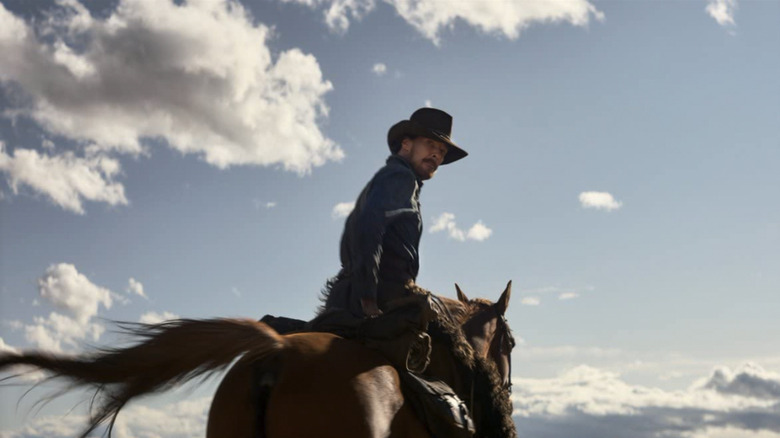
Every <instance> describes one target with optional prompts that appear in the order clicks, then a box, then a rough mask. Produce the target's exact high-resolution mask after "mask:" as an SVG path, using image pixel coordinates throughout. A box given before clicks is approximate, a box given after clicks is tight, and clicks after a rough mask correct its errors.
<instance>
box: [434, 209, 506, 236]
mask: <svg viewBox="0 0 780 438" xmlns="http://www.w3.org/2000/svg"><path fill="white" fill-rule="evenodd" d="M440 231H446V232H447V235H448V236H449V237H450V239H455V240H458V241H461V242H464V241H466V239H469V240H476V241H478V242H482V241H484V240H486V239H487V238H488V237H490V235H491V234H493V230H491V229H490V228H488V227H487V226H485V224H483V223H482V221H481V220H480V221H477V223H476V224H474V225H473V226H472V227H471V228H469V230H468V231H463V230H462V229H460V228H458V226H457V224H456V223H455V215H454V214H452V213H442V214H441V215H440V216H439V217H437V218H434V219H433V226H432V227H431V231H430V232H431V233H438V232H440Z"/></svg>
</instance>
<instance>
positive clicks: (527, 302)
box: [520, 297, 542, 306]
mask: <svg viewBox="0 0 780 438" xmlns="http://www.w3.org/2000/svg"><path fill="white" fill-rule="evenodd" d="M541 303H542V301H541V300H540V299H539V298H538V297H523V298H522V299H521V300H520V304H522V305H524V306H538V305H539V304H541Z"/></svg>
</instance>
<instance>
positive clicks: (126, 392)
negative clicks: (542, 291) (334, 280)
mask: <svg viewBox="0 0 780 438" xmlns="http://www.w3.org/2000/svg"><path fill="white" fill-rule="evenodd" d="M508 290H509V286H508V287H507V290H506V291H505V292H504V294H503V295H502V299H501V300H499V304H498V305H497V306H499V307H501V309H499V310H500V312H501V315H503V311H504V310H505V309H506V303H507V302H508ZM460 294H461V293H460V292H459V295H460ZM464 297H465V295H464ZM445 301H447V303H448V306H454V305H455V304H454V303H457V302H455V301H452V300H445ZM464 301H465V300H464ZM502 301H503V303H502ZM482 304H484V305H485V306H487V307H484V306H482V307H483V309H482V310H480V309H477V308H476V307H474V308H471V309H467V308H464V307H465V305H459V306H461V307H453V308H452V309H451V310H452V313H454V314H456V315H457V316H458V318H456V319H458V320H460V321H461V322H460V323H463V322H464V321H463V320H462V319H461V317H463V316H466V315H469V314H470V313H469V312H472V313H471V315H476V314H477V312H480V311H484V310H485V309H489V310H491V311H492V309H493V305H492V304H491V303H489V302H487V301H485V302H484V303H482ZM460 323H459V324H460ZM494 327H495V325H494ZM477 329H478V330H477V331H476V333H479V331H480V330H483V331H484V328H483V327H477ZM456 330H457V333H455V335H456V336H455V338H458V339H460V340H458V339H455V340H454V341H453V343H452V345H450V346H448V347H447V348H442V347H441V345H439V346H438V347H437V346H436V345H435V344H434V350H433V353H432V358H431V365H430V372H431V373H433V374H436V375H438V376H439V377H441V378H442V379H443V380H445V381H448V383H450V384H451V386H453V389H455V391H456V392H457V393H458V394H460V395H461V397H462V398H464V399H470V400H472V399H471V397H470V396H469V394H468V390H469V389H470V387H469V383H468V382H467V381H466V380H464V375H463V372H464V367H465V368H473V367H474V366H476V365H479V364H484V365H485V366H486V367H487V369H493V370H495V362H491V360H493V358H490V359H488V358H486V357H484V356H482V354H484V351H485V350H484V349H483V348H479V349H478V351H479V353H480V354H479V355H474V351H473V349H472V347H471V346H469V345H468V343H466V342H465V340H463V335H462V334H460V329H459V328H457V329H456ZM132 332H133V333H134V334H135V335H137V336H139V337H140V338H141V339H142V341H143V342H140V343H138V344H136V345H134V346H132V347H128V348H120V349H113V350H104V351H102V352H99V353H98V354H94V355H84V356H80V357H78V356H77V357H68V356H62V355H52V354H46V353H42V352H27V353H2V354H0V371H2V370H4V369H7V368H9V367H11V366H14V365H20V364H22V365H32V366H34V367H37V368H40V369H43V370H48V371H50V372H51V373H52V374H53V377H61V378H65V379H68V380H69V381H70V382H71V383H72V384H73V387H76V386H92V387H94V388H95V389H96V396H97V401H98V403H97V407H98V409H97V411H96V413H95V414H94V416H93V417H92V419H91V421H90V424H89V425H88V427H87V429H86V430H85V432H84V433H83V435H82V436H86V435H87V434H89V433H90V432H91V431H92V430H94V429H95V427H96V426H97V425H99V424H100V423H102V422H103V421H106V420H110V421H111V423H113V420H114V419H115V418H116V415H117V414H118V412H119V410H120V409H121V408H122V407H123V406H124V405H125V404H126V403H127V402H129V401H130V400H131V399H133V398H134V397H136V396H139V395H143V394H147V393H153V392H159V391H164V390H166V389H168V388H170V387H171V386H172V385H174V384H176V383H181V382H184V381H186V380H189V379H192V378H194V377H196V376H198V375H203V374H208V373H211V372H214V371H217V370H220V369H222V368H224V367H225V366H227V365H228V364H230V363H231V362H232V361H233V360H235V358H236V357H241V358H240V359H239V360H238V361H237V362H236V364H235V365H234V366H233V368H232V369H231V370H230V372H229V373H228V374H227V375H226V376H225V378H224V380H223V381H222V384H221V385H220V387H219V389H218V390H217V393H216V394H215V397H214V400H213V402H212V407H211V411H210V414H209V423H208V428H207V436H208V437H211V438H256V437H258V436H259V435H258V434H259V433H265V435H264V436H265V437H267V438H287V437H290V438H293V437H295V438H301V437H310V436H311V437H324V438H328V437H345V438H363V437H365V438H374V437H411V438H418V437H420V438H421V437H428V436H429V434H428V433H427V430H426V428H425V427H424V426H423V424H422V423H421V422H420V421H419V420H418V419H417V416H416V415H415V414H414V413H413V412H412V410H411V408H410V407H409V405H408V404H407V403H406V402H405V401H404V398H403V395H402V393H401V390H400V387H399V376H398V374H397V372H396V370H395V369H394V368H393V367H392V366H391V365H390V364H389V363H388V362H387V361H386V360H385V359H384V358H383V357H382V356H381V355H380V354H379V353H377V352H375V351H373V350H370V349H367V348H365V347H362V346H361V345H360V344H358V343H357V342H353V341H350V340H345V339H342V338H339V337H337V336H334V335H331V334H326V333H305V334H292V335H286V336H280V335H279V334H278V333H276V332H275V331H274V330H273V329H271V328H270V327H268V326H267V325H266V324H263V323H260V322H255V321H252V320H235V319H213V320H177V321H170V322H166V323H163V324H159V325H153V326H139V327H138V328H135V329H133V331H132ZM486 336H488V337H490V336H492V334H490V333H487V334H486ZM474 339H476V340H479V339H481V338H480V337H479V336H478V335H477V336H476V337H473V339H472V341H474ZM451 340H452V339H451ZM461 340H463V341H461ZM482 342H487V343H491V342H492V341H490V340H488V339H482ZM452 346H455V347H456V349H455V350H456V351H455V353H454V356H453V353H452V352H451V351H449V350H450V347H452ZM448 351H449V352H448ZM488 351H490V349H488ZM242 355H243V356H242ZM472 356H473V357H472ZM453 357H455V358H458V360H456V361H455V362H453ZM486 359H487V360H486ZM494 374H495V373H494ZM258 375H259V376H265V377H268V376H271V377H272V378H271V379H270V380H269V383H270V386H268V387H267V388H270V393H269V397H268V398H267V400H265V402H266V403H265V405H264V406H266V409H265V410H263V411H262V412H260V413H261V414H264V415H263V416H259V415H258V414H259V413H258V409H257V407H258V402H260V401H261V400H258V391H257V389H258V388H257V383H258V381H257V377H258ZM475 376H476V377H472V378H471V380H469V381H470V382H472V384H474V385H476V391H474V392H475V395H476V397H475V398H474V399H473V400H472V401H474V400H476V405H475V406H474V407H475V410H474V412H473V415H474V418H475V423H476V424H477V436H478V437H481V436H491V437H493V436H502V437H514V436H516V435H515V432H514V426H513V425H512V424H511V418H509V416H510V415H511V403H510V402H509V399H508V397H506V393H505V392H504V391H502V390H500V380H499V377H498V375H497V374H496V375H493V374H491V373H490V372H489V373H487V374H484V373H483V374H475ZM501 378H502V379H505V378H506V376H501ZM496 388H499V390H498V391H496V392H491V391H494V390H496ZM480 394H482V398H481V399H480V397H479V395H480ZM486 396H487V397H486ZM480 400H481V401H480ZM480 404H482V406H480ZM491 404H492V406H488V405H491ZM507 409H508V410H507ZM485 412H487V414H485ZM497 416H498V417H502V418H492V417H497ZM480 417H482V420H483V421H480ZM486 417H491V418H486ZM263 418H264V420H263V421H259V420H258V419H261V420H262V419H263ZM507 421H508V422H509V423H507ZM481 424H484V425H485V426H486V429H485V430H480V425H481ZM109 433H110V431H109ZM261 436H262V435H261Z"/></svg>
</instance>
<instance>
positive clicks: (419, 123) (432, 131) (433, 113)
mask: <svg viewBox="0 0 780 438" xmlns="http://www.w3.org/2000/svg"><path fill="white" fill-rule="evenodd" d="M451 134H452V116H451V115H449V114H447V113H445V112H444V111H442V110H439V109H436V108H420V109H418V110H417V111H415V112H414V113H413V114H412V116H411V117H409V120H402V121H400V122H398V123H396V124H395V125H393V126H392V127H391V128H390V131H388V132H387V145H388V146H389V147H390V151H391V152H393V153H395V151H394V150H393V143H397V142H400V141H401V139H403V138H404V136H413V137H417V136H423V137H428V138H432V139H434V140H437V141H440V142H442V143H445V144H446V145H447V154H446V155H445V156H444V161H442V163H441V164H449V163H452V162H453V161H458V160H460V159H461V158H463V157H465V156H466V155H468V152H466V151H464V150H463V149H461V148H460V147H459V146H458V145H456V144H455V143H453V142H452V140H451V139H450V135H451Z"/></svg>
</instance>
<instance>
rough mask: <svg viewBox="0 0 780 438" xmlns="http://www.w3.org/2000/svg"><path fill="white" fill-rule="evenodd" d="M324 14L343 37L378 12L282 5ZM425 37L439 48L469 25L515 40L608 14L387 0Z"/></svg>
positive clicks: (335, 2) (314, 3) (335, 0)
mask: <svg viewBox="0 0 780 438" xmlns="http://www.w3.org/2000/svg"><path fill="white" fill-rule="evenodd" d="M282 1H283V2H295V3H300V4H304V5H307V6H309V7H311V8H314V9H322V8H324V9H325V22H326V23H327V24H328V27H330V28H331V29H332V30H334V31H337V32H344V31H346V30H347V29H348V28H349V23H350V20H359V19H361V18H362V17H363V16H365V15H366V14H368V13H369V12H371V11H372V10H374V8H375V7H376V0H282ZM385 3H388V4H389V5H391V6H392V7H394V8H395V9H396V12H397V13H398V14H399V15H400V16H401V17H402V18H403V19H404V20H406V21H407V23H409V24H410V25H412V26H413V27H414V28H415V29H417V31H418V32H420V33H421V34H422V35H423V36H425V37H426V38H428V39H429V40H431V41H433V42H434V43H435V44H438V43H439V40H440V33H441V32H442V31H443V30H444V29H452V28H453V27H455V24H456V23H465V24H467V25H469V26H472V27H475V28H477V29H479V30H480V31H482V32H485V33H490V34H496V35H500V36H503V37H506V38H510V39H516V38H518V37H519V36H520V32H521V31H522V30H524V29H526V28H527V27H529V26H530V25H531V24H533V23H561V22H566V23H570V24H572V25H574V26H587V25H588V24H589V23H590V20H591V18H594V19H596V20H603V19H604V14H603V13H602V12H600V11H599V10H598V9H596V7H595V6H594V5H593V4H592V3H590V2H588V1H587V0H546V1H526V0H505V1H492V0H470V1H451V0H385Z"/></svg>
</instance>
